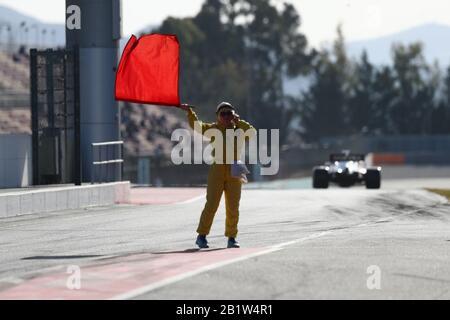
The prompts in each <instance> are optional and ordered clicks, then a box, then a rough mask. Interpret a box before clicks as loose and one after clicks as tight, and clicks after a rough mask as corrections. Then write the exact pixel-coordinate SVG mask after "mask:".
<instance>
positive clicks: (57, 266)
mask: <svg viewBox="0 0 450 320" xmlns="http://www.w3.org/2000/svg"><path fill="white" fill-rule="evenodd" d="M449 181H450V180H449V179H448V178H447V179H446V178H442V179H438V178H433V179H430V178H428V179H409V180H390V181H386V182H384V183H383V186H382V189H380V190H366V189H365V188H363V187H355V188H343V189H341V188H330V189H328V190H311V189H299V188H295V186H294V185H295V184H293V183H290V184H288V185H289V186H290V187H287V188H283V189H280V186H279V185H278V186H274V185H272V186H271V187H268V188H265V189H252V188H251V187H250V188H248V189H246V190H245V191H244V192H243V194H242V200H241V216H240V224H239V237H238V239H239V241H240V242H241V245H242V248H241V249H226V248H225V245H226V239H225V237H224V236H223V232H224V230H223V229H224V216H225V214H224V203H223V201H222V203H221V206H220V209H219V211H218V213H217V215H216V219H215V222H214V225H213V229H212V231H211V235H210V236H209V241H210V246H211V248H210V249H208V250H202V251H199V250H197V249H196V248H195V245H194V241H195V229H196V226H197V222H198V218H199V214H200V212H201V209H202V207H203V205H204V190H203V189H199V190H198V194H197V195H196V194H194V193H192V190H190V191H189V197H188V198H189V199H183V200H182V201H179V202H175V203H168V202H164V203H163V204H157V202H155V204H150V205H119V206H113V207H101V208H91V209H86V210H77V211H70V212H67V211H66V212H58V213H54V214H46V215H33V216H25V217H16V218H6V219H1V220H0V234H1V236H0V248H1V254H0V299H417V298H419V299H450V263H449V262H450V228H449V223H450V205H449V204H448V202H447V200H446V199H445V198H443V197H441V196H438V195H435V194H433V193H430V192H428V191H425V190H423V189H420V187H421V186H427V187H433V186H436V187H442V186H450V183H449ZM302 183H304V181H299V182H298V184H299V185H301V184H302ZM176 191H177V190H171V192H176ZM179 192H182V191H179ZM141 196H142V195H141ZM174 199H175V198H174ZM174 201H175V200H174ZM74 266H75V268H78V267H79V272H80V273H79V275H80V277H79V278H77V279H79V280H80V281H79V284H80V288H79V289H76V288H75V289H74V287H73V286H72V287H71V286H70V283H72V284H73V283H74V282H73V281H72V280H73V277H72V276H73V275H75V273H73V270H75V269H73V268H74ZM374 270H375V271H374ZM68 282H69V286H68Z"/></svg>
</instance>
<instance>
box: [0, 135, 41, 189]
mask: <svg viewBox="0 0 450 320" xmlns="http://www.w3.org/2000/svg"><path fill="white" fill-rule="evenodd" d="M32 177H33V175H32V151H31V135H30V134H0V188H21V187H27V186H29V185H31V183H32Z"/></svg>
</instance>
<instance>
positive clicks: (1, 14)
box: [0, 5, 66, 47]
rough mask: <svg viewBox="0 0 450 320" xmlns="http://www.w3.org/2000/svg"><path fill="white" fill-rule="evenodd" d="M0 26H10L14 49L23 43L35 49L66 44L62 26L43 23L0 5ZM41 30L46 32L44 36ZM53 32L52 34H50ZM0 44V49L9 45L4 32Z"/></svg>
mask: <svg viewBox="0 0 450 320" xmlns="http://www.w3.org/2000/svg"><path fill="white" fill-rule="evenodd" d="M22 22H25V27H27V28H28V36H27V37H25V31H24V28H25V27H24V28H21V27H20V26H21V24H22ZM0 24H1V25H9V26H11V31H12V36H13V38H12V39H13V44H14V46H15V47H16V46H17V45H19V44H24V43H25V44H27V45H28V47H37V46H39V45H45V46H46V47H59V46H65V43H66V35H65V28H64V25H63V24H49V23H44V22H41V21H39V20H37V19H35V18H33V17H30V16H28V15H24V14H22V13H20V12H18V11H16V10H13V9H10V8H8V7H5V6H2V5H0ZM3 30H4V29H3ZM43 30H46V32H45V34H43ZM53 31H54V34H53V33H52V32H53ZM0 44H1V46H2V47H3V46H6V45H8V44H9V39H8V37H7V35H6V33H5V32H2V33H1V37H0Z"/></svg>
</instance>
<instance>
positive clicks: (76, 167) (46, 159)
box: [30, 49, 82, 185]
mask: <svg viewBox="0 0 450 320" xmlns="http://www.w3.org/2000/svg"><path fill="white" fill-rule="evenodd" d="M30 58H31V60H30V78H31V81H30V85H31V118H32V137H33V143H32V144H33V184H34V185H41V184H60V183H75V184H77V185H80V184H81V181H82V179H81V158H80V90H79V57H78V50H76V49H75V50H56V51H54V50H51V49H49V50H45V51H37V50H35V49H32V50H31V51H30Z"/></svg>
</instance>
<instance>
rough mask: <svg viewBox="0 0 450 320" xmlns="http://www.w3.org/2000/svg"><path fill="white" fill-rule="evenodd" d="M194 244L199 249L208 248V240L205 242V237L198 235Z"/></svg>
mask: <svg viewBox="0 0 450 320" xmlns="http://www.w3.org/2000/svg"><path fill="white" fill-rule="evenodd" d="M195 244H196V245H198V247H199V248H200V249H205V248H209V246H208V240H206V236H204V235H201V234H199V235H198V237H197V241H195Z"/></svg>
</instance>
